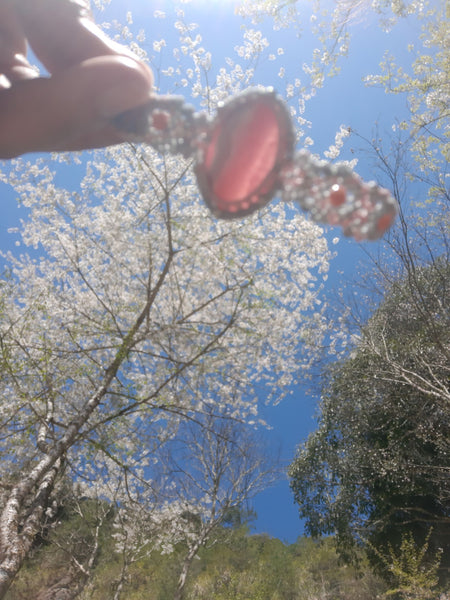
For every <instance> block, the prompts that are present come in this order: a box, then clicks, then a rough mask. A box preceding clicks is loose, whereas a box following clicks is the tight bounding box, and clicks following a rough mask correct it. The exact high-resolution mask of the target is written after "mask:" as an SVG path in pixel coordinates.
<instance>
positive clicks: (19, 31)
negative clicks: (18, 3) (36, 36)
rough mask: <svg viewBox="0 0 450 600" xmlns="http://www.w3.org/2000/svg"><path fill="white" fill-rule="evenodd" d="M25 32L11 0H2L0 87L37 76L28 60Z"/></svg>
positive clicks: (0, 12)
mask: <svg viewBox="0 0 450 600" xmlns="http://www.w3.org/2000/svg"><path fill="white" fill-rule="evenodd" d="M26 53H27V44H26V40H25V34H24V31H23V28H22V26H21V23H20V20H19V18H18V16H17V13H16V11H15V10H14V8H13V4H12V3H11V0H0V74H1V76H2V77H0V87H1V88H5V87H9V86H10V85H11V82H13V81H18V80H20V79H28V78H30V77H31V78H33V77H36V75H37V74H36V71H35V70H34V69H33V68H32V67H31V66H30V64H29V63H28V61H27V60H26Z"/></svg>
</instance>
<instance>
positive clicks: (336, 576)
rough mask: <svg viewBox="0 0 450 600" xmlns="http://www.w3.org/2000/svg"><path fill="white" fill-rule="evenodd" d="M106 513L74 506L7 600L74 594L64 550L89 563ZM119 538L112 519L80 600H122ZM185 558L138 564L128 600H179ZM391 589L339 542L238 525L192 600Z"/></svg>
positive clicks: (198, 579)
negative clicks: (354, 564) (345, 559)
mask: <svg viewBox="0 0 450 600" xmlns="http://www.w3.org/2000/svg"><path fill="white" fill-rule="evenodd" d="M99 508H100V507H99V506H96V505H95V503H93V502H91V501H89V502H88V503H87V505H86V507H84V510H83V516H81V515H80V514H79V511H78V510H77V509H75V505H73V506H72V507H68V509H67V510H66V511H64V512H63V513H62V514H61V515H60V517H61V519H60V521H59V525H58V526H55V527H54V529H53V530H52V532H51V534H50V535H49V536H48V537H47V539H46V541H45V542H44V541H41V543H40V544H39V545H38V546H36V547H35V550H34V552H33V554H32V556H31V558H30V559H29V560H28V561H27V562H26V564H25V566H24V568H23V569H22V570H21V572H20V574H19V576H18V578H17V580H16V582H15V585H14V586H13V587H12V588H11V589H10V590H9V592H8V594H7V596H6V598H7V600H29V599H30V598H35V597H38V596H39V594H44V592H45V591H48V590H49V589H51V588H52V586H55V584H57V582H58V581H62V580H66V581H67V580H68V581H69V582H70V583H69V586H68V587H69V589H70V590H74V589H75V587H76V586H77V584H78V581H79V577H78V576H77V574H76V572H75V571H74V570H73V569H71V568H70V556H69V553H68V552H62V551H61V545H62V544H64V543H65V542H66V541H69V540H72V541H73V542H74V544H75V547H74V552H75V554H76V556H77V558H78V560H80V561H82V559H83V550H82V548H83V544H84V547H85V550H84V552H86V548H89V547H90V546H91V544H92V524H93V523H95V522H98V519H97V515H98V514H99ZM103 508H105V506H103ZM103 512H104V511H103ZM106 512H107V513H108V511H106ZM108 514H109V513H108ZM112 533H113V529H112V527H111V522H110V520H109V519H106V520H104V521H103V523H102V532H101V535H100V536H99V552H98V555H97V559H96V561H95V565H94V568H93V571H92V573H91V577H90V580H89V582H88V583H87V585H86V586H84V588H83V590H82V591H81V593H80V594H79V595H76V596H74V598H77V600H105V599H112V598H113V597H114V593H115V591H116V589H117V582H118V578H119V575H120V572H121V568H122V564H121V560H122V557H121V555H120V554H118V553H117V552H116V551H115V548H114V543H113V538H112V537H111V536H112ZM183 556H184V547H183V546H182V545H179V546H178V547H177V548H175V551H174V552H173V553H172V554H171V555H161V554H158V553H153V554H152V555H151V556H149V557H145V558H143V559H141V560H140V561H138V562H137V563H135V564H133V565H131V566H130V570H129V574H128V577H127V579H126V582H125V585H124V588H123V590H122V594H121V595H120V600H171V599H172V598H173V597H174V593H175V588H176V582H177V577H178V569H179V566H180V563H181V561H182V560H183ZM53 589H54V588H53ZM384 589H385V588H384V587H383V585H382V584H381V582H380V580H378V579H377V578H376V576H374V575H373V574H372V573H371V571H370V569H369V568H368V567H367V565H366V562H365V561H364V560H362V568H361V569H360V571H359V572H358V571H356V570H355V569H353V568H350V567H346V566H344V565H342V564H341V563H340V561H339V557H338V555H337V554H336V551H335V547H334V543H333V540H332V539H328V540H324V541H322V542H315V541H313V540H311V539H308V538H299V540H298V541H297V542H296V543H295V544H292V545H286V544H284V543H282V542H281V541H280V540H277V539H274V538H270V537H268V536H266V535H250V534H249V532H248V527H247V526H245V525H243V526H238V525H237V526H236V527H234V528H232V529H230V527H226V528H224V531H223V535H222V536H221V541H219V542H218V543H216V544H214V545H212V546H211V547H206V548H202V549H201V551H200V553H199V559H198V560H196V561H194V564H193V567H192V571H191V575H190V578H189V582H188V585H187V589H186V596H185V597H186V600H211V599H212V598H214V600H316V599H318V598H320V599H321V600H375V599H376V597H377V595H379V594H380V593H381V592H382V591H384Z"/></svg>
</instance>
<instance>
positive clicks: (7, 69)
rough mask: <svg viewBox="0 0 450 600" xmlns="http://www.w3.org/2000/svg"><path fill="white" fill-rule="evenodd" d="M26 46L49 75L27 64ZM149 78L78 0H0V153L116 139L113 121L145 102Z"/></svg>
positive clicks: (9, 155) (73, 146)
mask: <svg viewBox="0 0 450 600" xmlns="http://www.w3.org/2000/svg"><path fill="white" fill-rule="evenodd" d="M27 44H29V46H31V48H32V50H33V52H34V54H35V56H36V57H37V58H38V59H39V61H40V62H41V63H42V65H44V67H45V68H46V70H47V71H48V72H49V74H50V76H46V77H40V76H39V74H38V73H37V71H36V70H35V69H34V68H33V67H32V66H31V65H30V63H29V62H28V60H27V58H26V55H27ZM152 83H153V77H152V73H151V71H150V69H149V68H148V67H147V66H146V65H144V64H143V63H142V62H140V61H139V59H138V58H137V57H136V56H135V55H134V54H133V53H132V52H131V51H129V50H128V49H127V48H125V47H123V46H121V45H119V44H117V43H115V42H113V41H112V40H110V39H109V38H108V37H107V36H106V35H105V34H104V33H103V32H102V31H101V30H100V29H99V28H98V27H97V26H96V25H95V24H94V23H93V21H92V20H91V18H90V16H89V13H88V11H87V9H86V6H85V4H84V3H83V2H82V0H0V158H12V157H14V156H18V155H20V154H23V153H25V152H40V151H62V150H82V149H84V148H97V147H103V146H108V145H112V144H117V143H120V142H123V141H125V139H126V133H124V132H120V131H119V130H117V129H115V128H114V127H113V125H112V119H113V118H114V117H116V116H117V115H119V114H120V113H122V112H124V111H127V110H130V109H132V108H135V107H138V106H140V105H142V104H145V103H146V102H147V101H148V100H149V97H150V94H151V88H152Z"/></svg>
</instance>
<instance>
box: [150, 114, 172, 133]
mask: <svg viewBox="0 0 450 600" xmlns="http://www.w3.org/2000/svg"><path fill="white" fill-rule="evenodd" d="M169 121H170V115H169V113H168V112H166V111H165V110H158V111H153V114H152V126H153V127H154V128H155V129H158V130H159V131H164V129H167V127H168V126H169Z"/></svg>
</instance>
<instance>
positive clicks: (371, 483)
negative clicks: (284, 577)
mask: <svg viewBox="0 0 450 600" xmlns="http://www.w3.org/2000/svg"><path fill="white" fill-rule="evenodd" d="M449 276H450V267H449V264H448V261H447V260H444V259H442V260H437V261H435V262H434V263H433V264H432V265H429V266H428V267H427V268H424V269H421V268H418V267H417V268H416V269H415V271H414V272H413V273H411V274H410V276H409V277H408V278H406V279H404V280H400V281H397V282H395V283H394V285H392V287H391V290H390V292H389V293H388V295H387V296H386V298H385V300H384V302H383V303H382V305H381V306H380V307H379V309H378V310H377V311H376V313H375V314H374V315H373V317H372V318H371V319H370V320H369V321H368V323H367V325H366V326H365V327H364V328H363V329H362V330H361V336H360V339H359V342H358V345H357V347H356V349H355V350H354V352H353V353H352V355H351V356H350V357H349V358H348V359H347V360H345V361H343V362H341V363H338V364H336V365H334V366H333V367H331V368H330V370H329V372H328V375H327V378H326V379H325V381H324V384H323V398H322V402H321V406H320V410H321V412H320V419H319V427H318V429H317V430H316V431H315V432H313V433H312V434H311V435H310V436H309V437H308V439H307V440H306V442H305V443H304V444H303V445H302V446H301V448H300V450H299V452H298V455H297V457H296V458H295V461H294V462H293V464H292V465H291V468H290V476H291V479H292V481H291V485H292V489H293V491H294V495H295V499H296V501H297V502H298V504H299V511H300V515H301V516H302V517H304V518H305V519H306V525H307V530H308V531H309V533H311V534H312V535H314V536H320V535H329V534H336V539H337V542H338V547H339V550H340V552H341V555H342V556H343V557H344V558H346V559H348V560H351V559H352V558H353V557H354V553H355V548H357V547H358V545H363V544H364V542H365V540H368V541H369V542H370V544H371V548H376V550H377V552H374V551H372V550H371V548H369V550H368V552H369V556H370V558H371V560H372V563H373V564H377V565H378V566H379V567H380V568H381V569H382V570H383V571H384V573H385V575H388V574H387V573H386V565H385V564H384V563H383V561H380V552H381V553H385V552H388V551H390V550H389V549H390V548H392V549H394V551H395V552H399V551H400V550H401V547H402V543H403V540H404V535H405V534H409V533H411V534H412V535H414V539H415V540H416V542H417V543H418V544H419V545H423V544H425V541H426V540H427V539H428V538H427V535H428V532H429V531H430V527H431V528H432V529H433V530H432V534H431V536H430V538H429V540H428V542H427V550H428V552H429V554H430V555H431V556H435V555H436V552H437V549H438V548H443V550H444V552H443V556H442V565H441V571H440V574H441V578H442V580H444V579H445V578H446V577H447V575H446V569H447V568H448V557H449V556H450V545H449V544H450V542H449V537H450V535H449V534H450V524H449V516H450V480H449V478H448V473H449V469H450V464H449V455H450V454H449V450H450V447H449V440H450V418H449V417H450V413H449V406H450V404H449V399H448V394H449V390H448V372H449V358H448V355H449V349H450V310H449V308H450V290H449V287H448V281H449V279H450V277H449ZM412 280H413V281H414V285H413V286H412V284H411V281H412Z"/></svg>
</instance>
